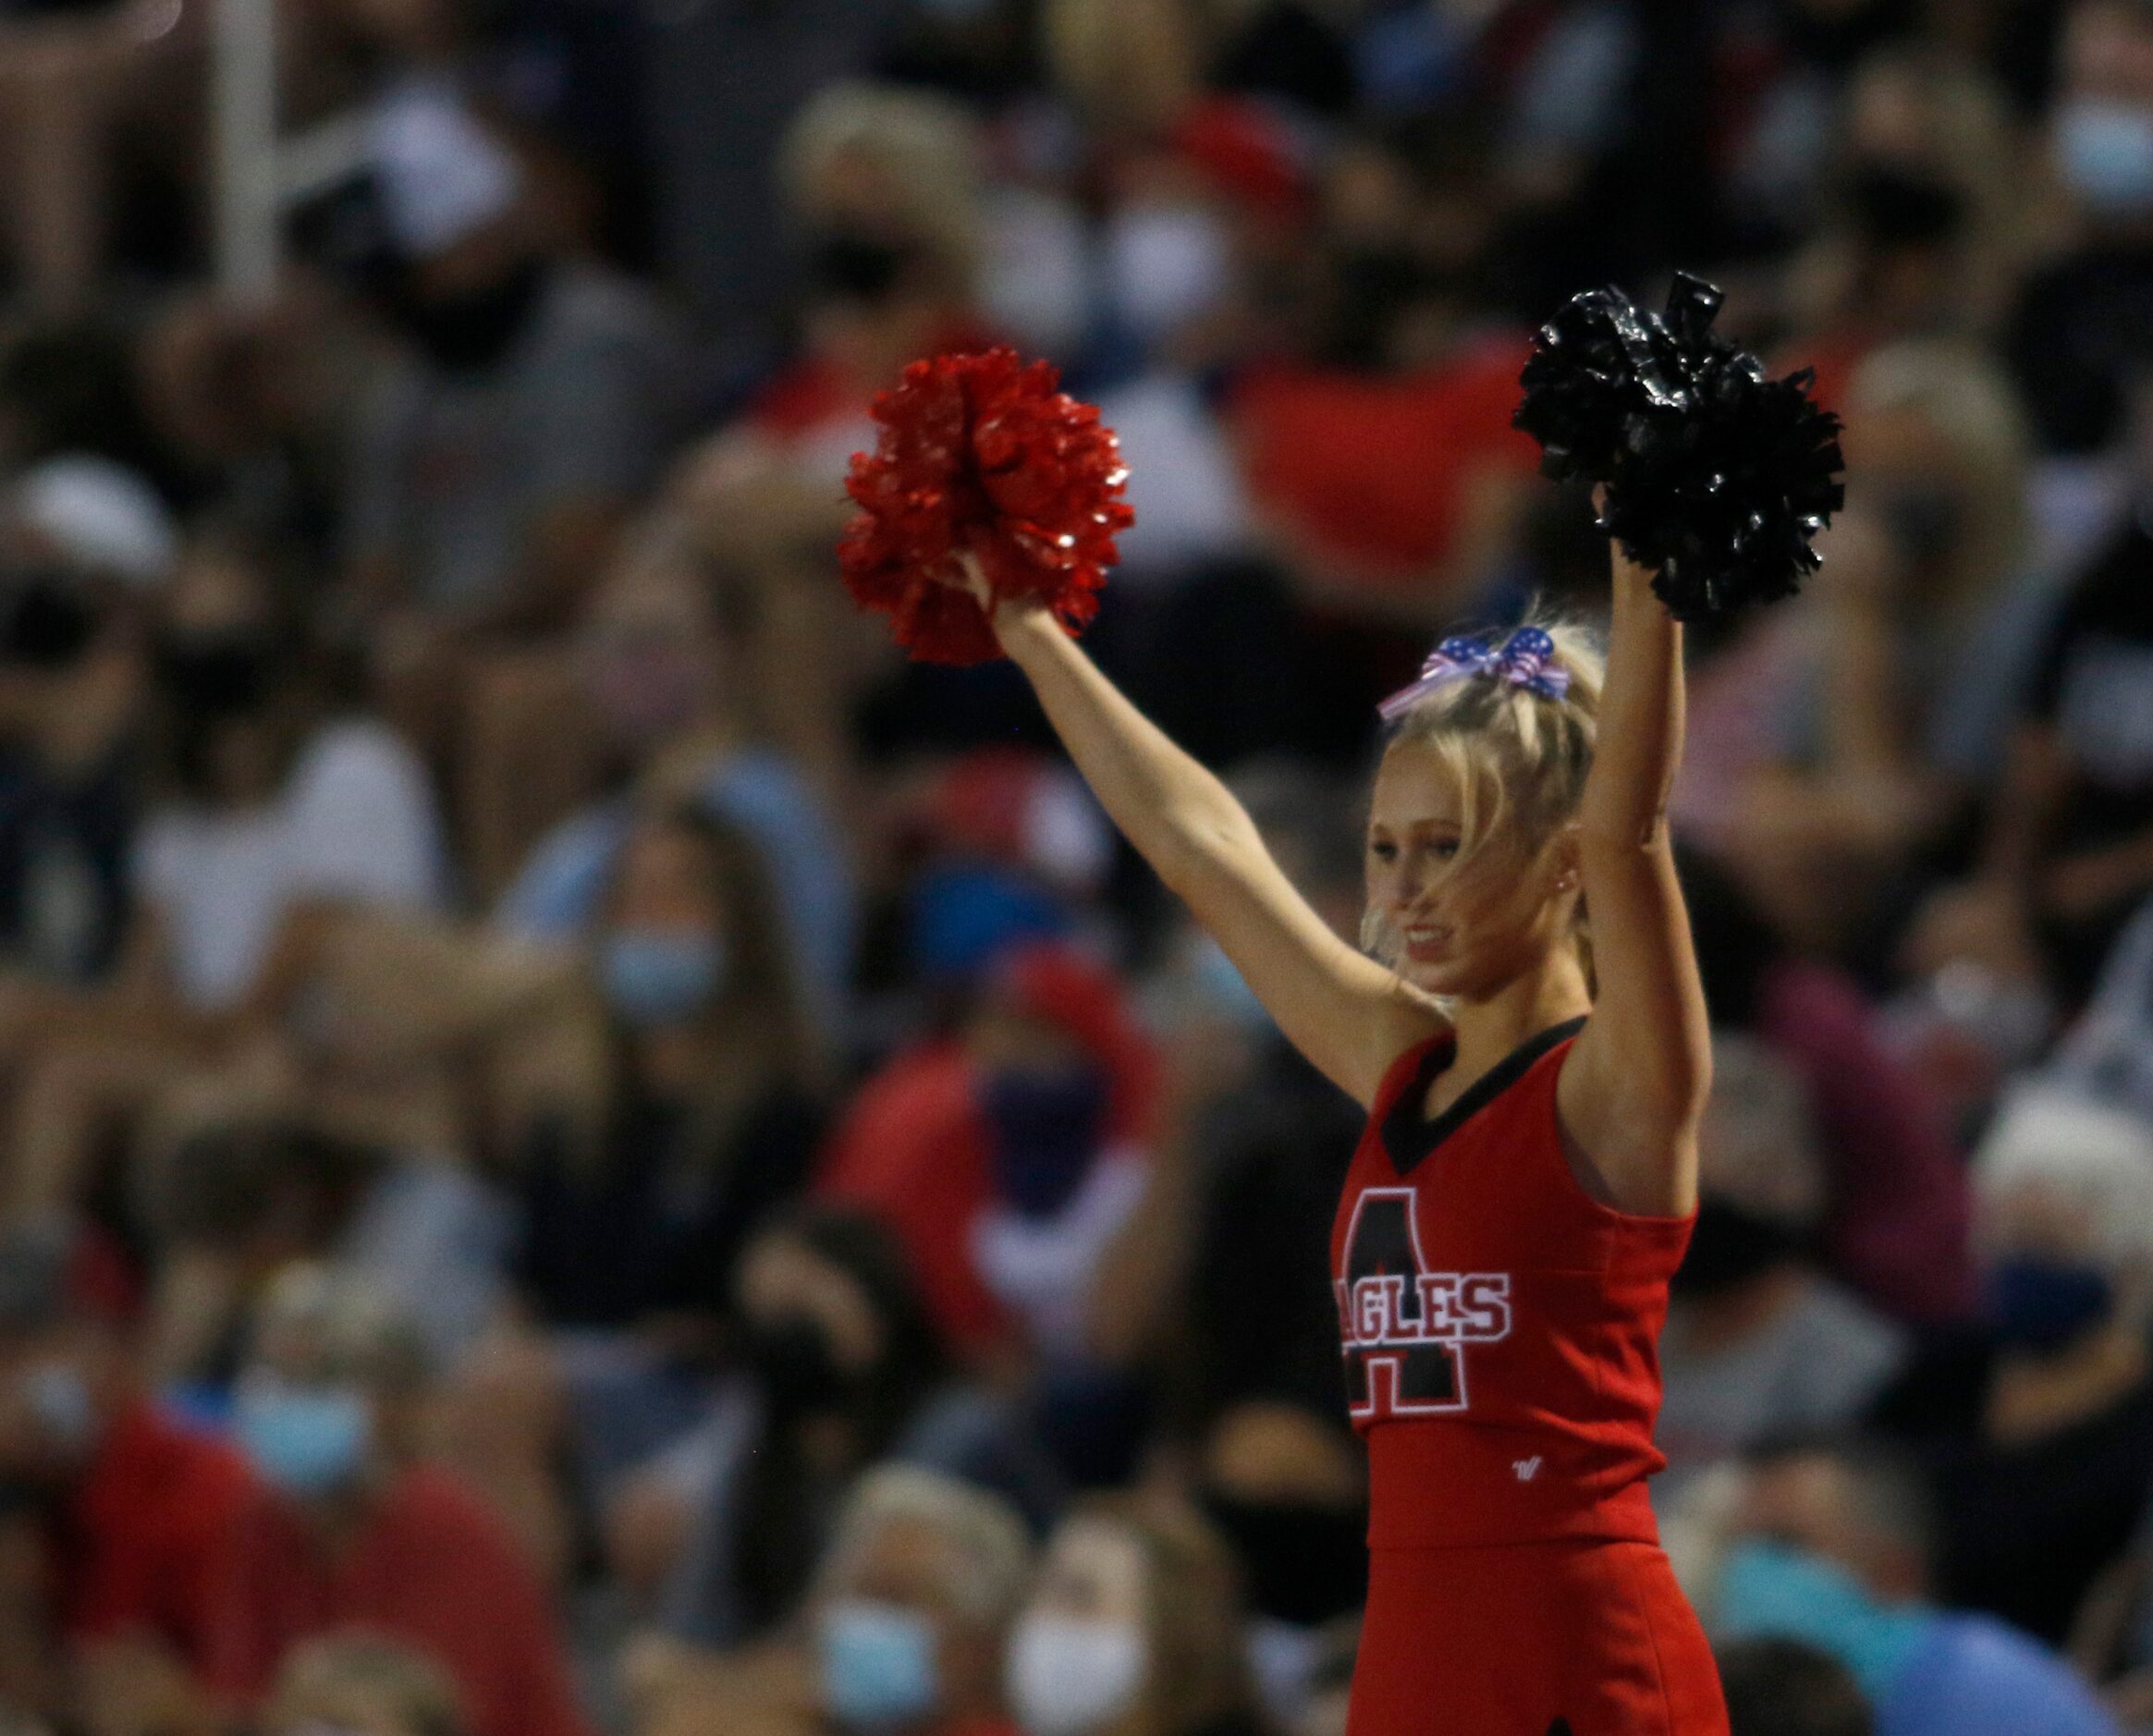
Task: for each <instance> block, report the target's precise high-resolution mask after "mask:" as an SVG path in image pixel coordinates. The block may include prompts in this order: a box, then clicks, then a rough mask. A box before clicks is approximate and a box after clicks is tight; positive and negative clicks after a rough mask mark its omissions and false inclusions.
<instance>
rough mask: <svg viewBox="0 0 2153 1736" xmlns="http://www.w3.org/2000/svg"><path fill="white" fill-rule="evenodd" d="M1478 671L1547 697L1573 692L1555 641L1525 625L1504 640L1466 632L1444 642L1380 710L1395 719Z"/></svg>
mask: <svg viewBox="0 0 2153 1736" xmlns="http://www.w3.org/2000/svg"><path fill="white" fill-rule="evenodd" d="M1476 675H1492V676H1494V677H1496V678H1497V679H1499V680H1503V681H1507V682H1509V683H1510V684H1511V686H1512V687H1522V688H1525V689H1527V690H1528V691H1532V692H1535V693H1537V694H1539V695H1540V697H1541V698H1543V699H1560V698H1561V697H1562V696H1563V695H1564V694H1565V693H1567V692H1569V691H1570V671H1569V670H1568V669H1565V668H1564V667H1563V666H1561V665H1560V664H1559V663H1557V662H1556V661H1555V642H1554V641H1553V640H1552V639H1550V638H1548V637H1547V633H1546V632H1545V631H1544V630H1542V629H1540V628H1537V627H1521V628H1519V629H1518V630H1517V631H1515V632H1514V633H1511V635H1510V636H1509V637H1508V638H1506V639H1505V640H1503V641H1502V642H1501V643H1500V644H1494V643H1491V642H1488V641H1487V640H1485V639H1472V638H1467V637H1465V636H1464V635H1462V634H1459V635H1456V636H1454V637H1452V638H1450V639H1446V640H1444V641H1443V642H1442V643H1441V644H1439V645H1437V647H1436V648H1435V650H1433V651H1431V652H1430V653H1429V654H1428V660H1427V661H1426V662H1425V663H1424V664H1422V665H1421V671H1420V679H1419V680H1417V681H1415V682H1414V683H1413V685H1412V686H1411V687H1402V688H1400V689H1399V691H1397V692H1395V693H1393V694H1392V695H1391V696H1390V697H1389V698H1388V699H1387V700H1385V701H1384V702H1383V703H1382V704H1381V705H1379V706H1377V707H1376V709H1377V710H1378V711H1379V712H1381V713H1382V715H1383V721H1384V722H1385V723H1395V722H1396V721H1397V720H1398V719H1399V717H1400V716H1401V715H1403V714H1404V713H1406V712H1408V711H1410V710H1412V709H1413V706H1415V705H1417V704H1419V703H1420V702H1421V701H1422V700H1424V699H1425V698H1427V696H1428V695H1429V694H1430V693H1433V692H1436V691H1437V690H1439V689H1441V688H1446V687H1448V686H1450V683H1451V682H1453V681H1463V680H1469V679H1471V678H1473V677H1474V676H1476Z"/></svg>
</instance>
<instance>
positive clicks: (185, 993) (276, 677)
mask: <svg viewBox="0 0 2153 1736" xmlns="http://www.w3.org/2000/svg"><path fill="white" fill-rule="evenodd" d="M154 652H155V658H156V671H157V679H158V684H159V690H160V694H161V697H162V700H163V711H162V713H161V719H160V738H161V740H162V742H163V744H164V745H165V749H166V751H167V752H168V754H169V757H170V764H169V767H168V775H167V780H166V785H165V791H164V793H163V797H162V800H160V801H158V802H156V803H155V804H154V805H153V808H152V810H151V812H150V813H149V814H148V816H147V818H146V819H145V820H144V822H143V826H142V835H141V845H140V850H139V854H138V870H137V872H138V876H139V877H138V879H137V881H136V884H135V886H134V887H133V891H134V894H135V896H136V897H137V898H138V899H139V900H140V901H141V912H142V922H141V927H140V930H139V931H138V933H137V934H136V935H135V938H134V943H133V946H132V948H131V952H130V957H129V960H128V972H129V973H130V976H131V979H132V981H133V982H134V983H135V984H139V985H141V988H142V989H144V990H145V991H146V992H150V993H154V994H159V995H161V996H165V997H166V998H167V999H169V1000H170V1001H171V1002H173V1003H175V1004H176V1007H177V1009H181V1010H182V1011H183V1012H184V1013H186V1014H191V1015H194V1016H196V1017H197V1018H198V1019H200V1018H204V1017H212V1016H218V1015H222V1016H226V1017H227V1018H228V1017H229V1016H231V1015H235V1014H239V1013H241V1012H242V1011H244V1010H247V1009H263V1010H265V1009H268V1008H273V1007H274V1006H275V1004H276V997H277V996H279V995H280V994H281V993H282V992H283V991H284V990H285V989H287V987H288V986H289V985H288V984H286V983H284V982H282V981H281V980H280V978H281V977H282V975H283V974H284V972H283V969H282V965H281V961H280V959H279V950H280V947H287V946H289V945H290V944H291V943H292V942H293V940H294V938H295V932H296V930H297V929H298V927H299V926H300V924H302V923H304V922H305V921H306V919H307V917H308V916H309V914H310V913H311V912H312V911H315V910H318V909H319V908H321V907H324V906H331V905H337V904H350V905H361V906H372V907H378V908H388V909H393V910H401V911H430V910H435V909H438V908H440V907H441V906H442V905H443V904H444V902H445V901H446V899H447V895H448V886H447V879H448V873H447V862H446V859H445V853H444V845H443V840H442V834H441V823H440V819H439V816H438V814H437V813H436V811H435V807H434V793H433V790H432V789H431V787H430V785H429V783H428V780H427V777H426V774H425V771H424V769H423V768H422V766H421V764H419V762H418V760H417V759H416V757H415V756H414V755H413V754H412V753H411V752H410V749H409V748H408V747H406V746H405V745H404V743H403V741H402V740H400V739H399V738H398V736H397V735H396V734H395V733H394V732H392V731H391V730H390V729H389V728H387V727H385V725H383V724H382V723H380V722H379V721H377V720H375V719H373V718H372V717H370V716H367V715H364V714H363V713H360V712H353V711H349V710H344V709H341V708H340V707H339V704H338V702H339V701H344V700H346V698H347V696H345V695H342V694H335V693H332V692H330V691H327V690H326V688H325V686H324V679H323V658H322V654H321V651H320V648H319V647H318V646H317V645H315V644H314V643H313V642H312V641H311V639H310V636H309V634H308V630H307V623H306V621H305V620H304V619H303V618H302V617H300V615H299V614H298V612H297V611H296V610H295V609H294V608H293V607H292V606H291V605H289V604H288V603H287V600H286V599H285V598H284V597H283V596H281V595H280V594H279V588H278V585H277V582H276V580H275V576H274V574H273V572H272V571H271V569H270V568H269V566H268V564H267V562H266V560H265V558H264V556H263V553H262V552H261V551H259V550H256V549H254V548H251V547H250V546H248V545H247V544H244V543H243V542H238V541H232V540H227V539H224V538H219V537H215V536H203V537H201V538H198V539H197V540H196V542H195V543H194V544H193V546H192V547H191V548H190V550H189V551H188V554H187V556H186V558H185V560H184V561H183V562H182V565H181V568H180V571H179V574H178V576H177V579H176V580H175V581H174V583H173V585H172V588H171V590H170V592H169V593H168V594H167V595H166V596H165V599H164V600H163V604H162V607H161V608H160V611H159V620H158V625H157V635H156V641H155V646H154Z"/></svg>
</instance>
